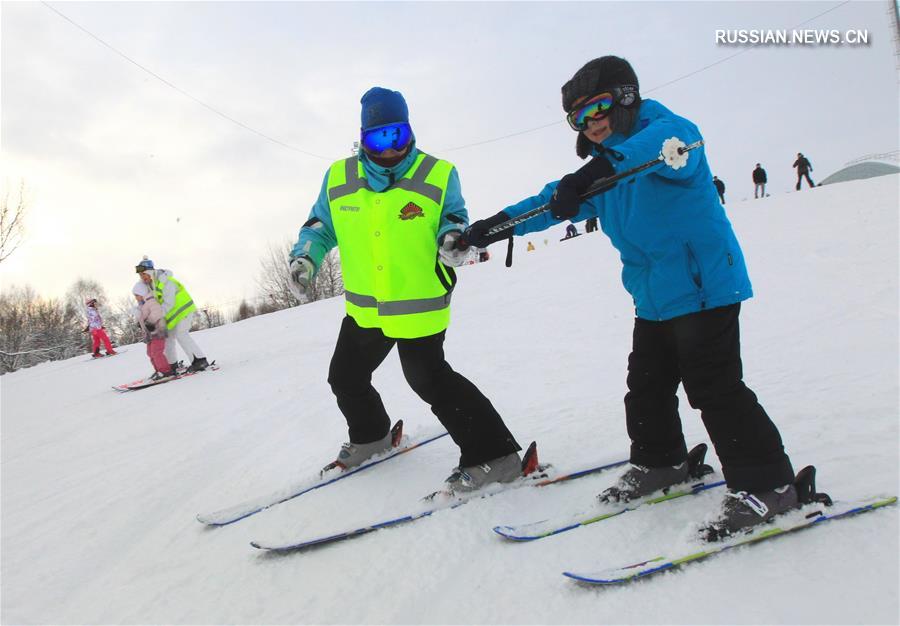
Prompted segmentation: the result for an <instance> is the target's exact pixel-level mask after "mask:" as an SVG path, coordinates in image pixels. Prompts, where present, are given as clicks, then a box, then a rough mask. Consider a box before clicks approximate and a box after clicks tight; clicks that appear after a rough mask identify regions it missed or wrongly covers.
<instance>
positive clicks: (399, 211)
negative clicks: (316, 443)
mask: <svg viewBox="0 0 900 626" xmlns="http://www.w3.org/2000/svg"><path fill="white" fill-rule="evenodd" d="M361 104H362V127H361V129H360V131H361V137H360V146H361V149H360V151H359V154H358V156H353V157H350V158H347V159H342V160H340V161H337V162H335V163H334V164H332V165H331V167H330V168H329V169H328V171H327V172H326V174H325V179H324V181H323V182H322V188H321V191H320V193H319V197H318V199H317V200H316V203H315V205H314V206H313V208H312V211H311V213H310V216H309V219H308V220H307V222H306V223H305V224H304V225H303V227H302V228H301V230H300V235H299V239H298V241H297V243H296V245H295V246H294V248H293V250H292V251H291V261H290V273H291V282H292V285H293V288H294V290H296V291H297V292H298V295H301V294H303V293H305V292H306V290H307V289H308V288H309V285H310V283H311V281H312V280H313V277H314V275H315V272H316V270H317V268H318V267H319V265H320V264H321V262H322V259H323V258H324V256H325V255H326V254H327V253H328V251H329V250H331V249H332V248H333V247H334V246H338V248H339V249H340V253H341V254H340V259H341V269H342V272H343V278H344V285H345V288H346V292H345V294H344V295H345V299H346V310H347V315H346V317H344V321H343V323H342V325H341V330H340V334H339V335H338V338H337V345H336V346H335V349H334V356H332V358H331V365H330V367H329V370H328V383H329V384H330V385H331V389H332V391H333V393H334V395H335V396H336V398H337V404H338V408H339V409H340V410H341V412H342V413H343V414H344V417H345V418H346V420H347V426H348V431H349V438H350V441H349V443H346V444H344V446H343V447H342V448H341V450H340V452H339V454H338V457H337V460H336V461H335V462H334V463H332V464H330V465H329V466H326V468H325V469H326V470H328V469H330V468H332V467H342V468H351V467H355V466H358V465H360V464H361V463H363V462H364V461H365V460H366V459H368V458H370V457H372V456H373V455H376V454H380V453H382V452H385V451H387V450H388V449H390V447H391V433H390V432H389V429H390V426H391V420H390V418H389V417H388V414H387V411H386V410H385V407H384V404H383V403H382V401H381V396H379V395H378V392H377V391H376V390H375V388H374V387H373V386H372V373H373V372H374V371H375V369H376V368H377V367H378V366H379V365H380V364H381V363H382V361H384V359H385V357H387V355H388V353H389V352H390V351H391V350H392V349H393V347H394V346H395V345H396V346H397V350H398V352H399V355H400V364H401V366H402V368H403V375H404V376H405V377H406V381H407V382H408V383H409V385H410V387H412V389H413V391H415V392H416V394H417V395H418V396H419V397H420V398H422V400H424V401H425V402H426V403H428V404H429V405H430V406H431V411H432V413H434V414H435V415H436V416H437V418H438V419H439V420H440V422H441V423H442V424H443V425H444V427H445V428H446V429H447V431H448V432H449V433H450V436H451V437H452V438H453V441H455V442H456V444H457V445H458V446H459V447H460V458H459V467H458V468H457V469H456V470H455V471H454V472H453V473H452V474H451V476H450V477H449V478H448V479H447V483H446V485H447V489H448V490H450V491H453V492H464V491H472V490H475V489H477V488H479V487H482V486H483V485H486V484H488V483H494V482H509V481H512V480H514V479H515V478H517V477H519V476H521V474H522V466H521V465H522V462H521V460H520V458H519V454H518V451H519V450H520V449H521V448H520V447H519V444H518V443H517V442H516V440H515V439H514V438H513V436H512V434H511V433H510V432H509V430H508V429H507V427H506V425H505V424H504V423H503V419H502V418H501V417H500V414H499V413H497V411H496V409H495V408H494V407H493V405H492V404H491V402H490V400H488V399H487V398H486V397H485V396H484V394H482V393H481V391H479V390H478V388H477V387H475V385H473V384H472V383H471V382H470V381H469V380H467V379H466V378H464V377H463V376H462V375H461V374H458V373H457V372H455V371H453V369H452V368H451V367H450V365H449V364H448V363H447V361H446V360H445V358H444V336H445V334H446V330H447V326H448V325H449V323H450V294H451V293H452V291H453V287H454V286H455V284H456V275H455V273H454V271H453V269H452V268H453V267H458V266H460V265H462V264H464V263H465V262H466V260H467V257H468V254H467V253H465V252H461V251H459V250H457V249H455V246H454V244H455V243H456V241H457V239H458V238H459V236H460V234H461V233H462V230H463V229H464V228H465V227H466V224H467V222H468V213H467V211H466V207H465V203H464V201H463V198H462V195H461V193H460V184H459V176H458V174H457V172H456V168H455V167H454V166H453V164H452V163H449V162H447V161H444V160H441V159H437V158H435V157H433V156H431V155H428V154H425V153H424V152H422V151H420V150H419V149H418V148H417V147H416V139H415V136H414V134H413V131H412V128H411V126H410V124H409V112H408V109H407V105H406V101H405V100H404V99H403V96H402V95H401V94H400V93H399V92H397V91H391V90H388V89H384V88H381V87H373V88H372V89H370V90H368V91H367V92H366V93H365V94H363V96H362V100H361ZM436 260H437V261H438V262H437V263H435V261H436ZM448 266H449V267H448Z"/></svg>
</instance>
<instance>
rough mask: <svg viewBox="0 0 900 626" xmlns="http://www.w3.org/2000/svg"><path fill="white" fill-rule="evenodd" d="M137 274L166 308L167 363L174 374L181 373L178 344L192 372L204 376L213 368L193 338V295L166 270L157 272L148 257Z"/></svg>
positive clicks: (195, 307) (138, 265) (164, 308)
mask: <svg viewBox="0 0 900 626" xmlns="http://www.w3.org/2000/svg"><path fill="white" fill-rule="evenodd" d="M135 271H136V272H137V273H138V275H139V276H140V278H141V280H142V281H144V283H146V284H147V286H149V287H150V289H151V290H153V294H154V296H155V297H156V300H157V301H158V302H159V304H160V305H161V306H162V309H163V314H164V316H165V322H166V330H167V332H168V334H167V336H166V352H165V354H166V360H167V361H168V362H169V365H171V366H172V371H178V370H177V365H178V363H177V362H178V349H177V348H176V347H175V343H176V342H178V345H180V346H181V349H182V350H184V352H185V354H187V356H188V358H190V359H191V364H190V365H189V366H188V368H187V369H188V371H191V372H202V371H203V370H205V369H206V368H207V367H209V362H207V360H206V355H205V354H204V353H203V350H201V349H200V346H198V345H197V342H196V341H194V339H193V338H192V337H191V335H190V330H191V322H193V320H194V311H196V310H197V306H196V305H195V304H194V300H193V298H191V294H189V293H188V291H187V289H185V288H184V285H182V284H181V283H180V282H179V281H177V280H176V279H175V277H174V276H173V275H172V272H170V271H169V270H164V269H156V268H155V267H154V266H153V261H151V260H150V259H148V258H147V257H146V256H145V257H144V258H143V259H141V262H140V263H138V264H137V266H136V267H135Z"/></svg>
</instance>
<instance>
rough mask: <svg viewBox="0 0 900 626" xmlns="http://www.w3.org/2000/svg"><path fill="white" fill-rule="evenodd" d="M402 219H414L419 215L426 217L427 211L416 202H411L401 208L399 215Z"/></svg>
mask: <svg viewBox="0 0 900 626" xmlns="http://www.w3.org/2000/svg"><path fill="white" fill-rule="evenodd" d="M397 217H399V218H400V219H401V220H412V219H415V218H417V217H425V211H423V210H422V207H420V206H419V205H418V204H416V203H415V202H410V203H409V204H407V205H406V206H405V207H403V208H402V209H400V215H398V216H397Z"/></svg>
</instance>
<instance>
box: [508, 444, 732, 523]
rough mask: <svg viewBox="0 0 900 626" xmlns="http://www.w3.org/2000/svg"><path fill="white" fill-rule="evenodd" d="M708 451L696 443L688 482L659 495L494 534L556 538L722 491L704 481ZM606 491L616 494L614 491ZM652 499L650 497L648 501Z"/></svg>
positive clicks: (598, 505) (710, 470)
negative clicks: (648, 508)
mask: <svg viewBox="0 0 900 626" xmlns="http://www.w3.org/2000/svg"><path fill="white" fill-rule="evenodd" d="M708 449H709V447H708V446H707V445H706V444H705V443H699V444H697V445H696V446H694V447H693V448H691V450H690V452H688V455H687V460H686V463H687V464H688V478H687V480H685V481H684V482H682V483H679V484H677V485H672V486H671V487H668V488H666V489H663V490H661V492H657V493H658V495H653V494H649V495H648V496H645V497H643V498H638V499H635V500H633V501H624V502H597V503H595V504H594V506H593V507H592V508H591V509H590V510H588V511H584V512H580V513H576V514H574V515H567V516H563V517H557V518H551V519H545V520H541V521H538V522H532V523H529V524H519V525H508V526H495V527H494V532H495V533H497V534H498V535H500V536H501V537H505V538H506V539H510V540H512V541H534V540H536V539H542V538H544V537H550V536H552V535H558V534H560V533H564V532H566V531H569V530H574V529H576V528H580V527H581V526H587V525H588V524H594V523H596V522H602V521H603V520H607V519H609V518H611V517H616V516H617V515H621V514H622V513H627V512H628V511H633V510H635V509H636V508H638V507H641V506H644V505H646V504H657V503H659V502H668V501H669V500H675V499H677V498H681V497H683V496H691V495H696V494H698V493H702V492H704V491H706V490H708V489H712V488H714V487H721V486H722V485H724V484H725V481H717V482H713V483H710V482H709V481H708V480H705V479H704V477H705V476H708V475H710V474H712V473H713V468H711V467H710V466H709V465H706V464H705V463H704V460H705V459H706V452H707V450H708ZM609 491H611V492H617V488H615V487H613V488H612V489H610V490H609ZM651 496H652V497H651Z"/></svg>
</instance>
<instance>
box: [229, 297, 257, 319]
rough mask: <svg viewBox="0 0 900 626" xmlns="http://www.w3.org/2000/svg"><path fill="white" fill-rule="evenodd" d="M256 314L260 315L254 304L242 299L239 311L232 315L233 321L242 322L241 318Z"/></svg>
mask: <svg viewBox="0 0 900 626" xmlns="http://www.w3.org/2000/svg"><path fill="white" fill-rule="evenodd" d="M254 315H258V314H257V312H256V309H255V308H254V306H253V305H252V304H250V303H249V302H247V301H246V300H241V303H240V304H239V305H238V308H237V311H236V312H235V314H234V315H233V316H232V319H231V321H233V322H240V321H241V320H245V319H247V318H249V317H253V316H254Z"/></svg>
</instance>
